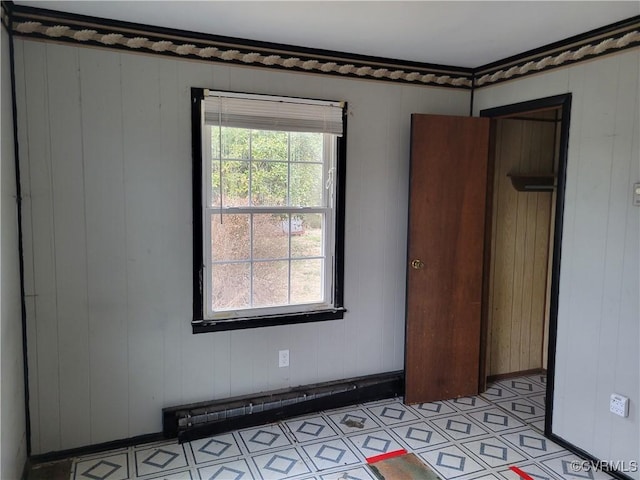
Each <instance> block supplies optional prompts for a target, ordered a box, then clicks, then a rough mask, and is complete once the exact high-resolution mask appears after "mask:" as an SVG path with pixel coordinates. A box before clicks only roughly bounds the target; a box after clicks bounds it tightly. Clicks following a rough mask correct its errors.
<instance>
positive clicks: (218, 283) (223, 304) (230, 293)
mask: <svg viewBox="0 0 640 480" xmlns="http://www.w3.org/2000/svg"><path fill="white" fill-rule="evenodd" d="M250 277H251V267H250V265H249V263H223V264H215V265H213V266H212V268H211V291H212V294H213V301H212V309H213V310H225V309H235V308H246V307H249V306H250V305H249V295H250V288H251V282H250Z"/></svg>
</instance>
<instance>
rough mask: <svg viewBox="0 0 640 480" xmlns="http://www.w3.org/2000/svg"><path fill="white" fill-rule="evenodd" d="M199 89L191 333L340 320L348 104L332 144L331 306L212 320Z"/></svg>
mask: <svg viewBox="0 0 640 480" xmlns="http://www.w3.org/2000/svg"><path fill="white" fill-rule="evenodd" d="M204 97H205V91H204V89H203V88H191V152H192V159H193V161H192V189H191V190H192V202H193V205H192V212H193V219H192V224H193V238H192V240H193V319H192V321H191V327H192V332H193V333H207V332H222V331H228V330H244V329H249V328H261V327H272V326H276V325H292V324H296V323H310V322H321V321H326V320H339V319H342V318H344V314H345V312H346V311H347V310H346V309H345V308H344V245H345V243H344V237H345V234H344V232H345V195H346V169H347V166H346V162H347V158H346V155H347V118H348V104H347V103H346V102H344V104H343V106H342V120H343V124H342V136H341V137H337V145H336V149H337V152H336V192H335V195H336V205H335V208H334V212H335V215H336V219H335V248H334V252H333V254H334V257H333V261H332V262H331V266H332V269H333V292H331V294H332V299H331V301H332V302H331V303H332V305H331V307H329V308H326V309H324V310H312V311H301V312H294V313H290V314H277V315H261V316H255V317H242V318H231V319H221V320H212V319H207V318H205V315H204V311H205V309H204V298H205V295H204V277H203V276H204V272H205V266H204V255H203V246H202V238H203V232H204V230H203V228H204V226H203V220H202V217H203V206H202V175H203V173H202V148H201V145H202V125H203V121H202V103H203V99H204Z"/></svg>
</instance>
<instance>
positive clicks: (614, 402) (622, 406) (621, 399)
mask: <svg viewBox="0 0 640 480" xmlns="http://www.w3.org/2000/svg"><path fill="white" fill-rule="evenodd" d="M609 411H610V412H611V413H615V414H616V415H619V416H621V417H628V416H629V399H628V398H627V397H625V396H623V395H618V394H617V393H612V394H611V400H610V401H609Z"/></svg>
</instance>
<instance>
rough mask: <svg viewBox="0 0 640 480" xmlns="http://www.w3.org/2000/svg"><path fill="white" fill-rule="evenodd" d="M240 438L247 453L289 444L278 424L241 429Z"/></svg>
mask: <svg viewBox="0 0 640 480" xmlns="http://www.w3.org/2000/svg"><path fill="white" fill-rule="evenodd" d="M240 438H242V441H243V442H244V445H245V447H246V448H247V450H248V451H249V453H255V452H261V451H263V450H268V449H270V448H277V447H285V446H288V445H291V442H290V441H289V439H288V438H287V436H286V435H285V434H284V431H283V430H282V428H281V427H280V426H279V425H265V426H263V427H257V428H249V429H247V430H241V431H240Z"/></svg>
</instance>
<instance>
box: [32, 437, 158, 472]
mask: <svg viewBox="0 0 640 480" xmlns="http://www.w3.org/2000/svg"><path fill="white" fill-rule="evenodd" d="M161 440H165V437H164V435H163V434H162V432H158V433H150V434H146V435H138V436H136V437H130V438H123V439H119V440H112V441H110V442H104V443H96V444H94V445H87V446H86V447H78V448H70V449H67V450H58V451H55V452H47V453H41V454H37V455H32V456H31V457H29V458H28V459H27V462H31V464H38V463H46V462H55V461H57V460H64V459H66V458H69V457H79V456H83V455H91V454H94V453H101V452H106V451H109V450H115V449H118V448H124V447H132V446H134V445H139V444H141V443H150V442H159V441H161ZM27 466H28V464H25V468H27Z"/></svg>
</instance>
